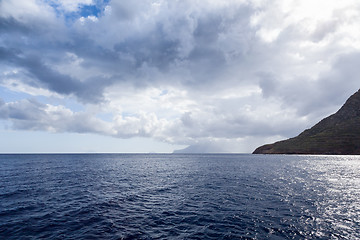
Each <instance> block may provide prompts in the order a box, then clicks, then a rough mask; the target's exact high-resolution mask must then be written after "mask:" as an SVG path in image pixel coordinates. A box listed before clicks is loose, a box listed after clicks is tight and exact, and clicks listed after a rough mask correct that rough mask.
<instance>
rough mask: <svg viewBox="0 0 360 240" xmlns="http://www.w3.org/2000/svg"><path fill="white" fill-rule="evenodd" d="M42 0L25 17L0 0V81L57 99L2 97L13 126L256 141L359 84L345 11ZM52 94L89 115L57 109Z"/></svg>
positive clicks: (332, 106) (286, 131)
mask: <svg viewBox="0 0 360 240" xmlns="http://www.w3.org/2000/svg"><path fill="white" fill-rule="evenodd" d="M9 1H10V0H9ZM51 2H52V3H53V5H51V6H50V5H48V2H46V1H45V2H36V3H35V2H32V3H33V4H34V5H36V4H38V5H36V7H37V8H36V7H34V9H32V11H30V10H29V11H25V10H24V11H25V12H21V11H22V10H21V9H17V8H7V7H6V3H5V2H0V6H1V9H0V33H1V35H0V61H1V65H0V70H1V72H2V75H0V76H1V79H0V83H1V84H2V86H3V87H4V88H9V89H10V90H11V91H20V92H21V91H23V92H25V93H28V94H30V95H32V96H33V98H34V99H36V97H37V96H38V95H41V94H40V93H39V91H35V90H42V91H47V92H50V93H54V95H56V94H57V95H56V97H53V98H57V100H53V101H55V102H57V103H58V105H56V104H54V105H47V104H45V103H46V102H47V100H44V99H42V100H41V101H40V100H34V99H32V100H23V101H12V100H7V99H6V96H3V98H4V101H3V102H1V101H0V116H1V118H3V119H7V120H8V121H10V122H12V123H13V127H14V128H16V129H32V130H45V131H56V132H64V131H65V132H66V131H68V132H82V133H87V132H89V133H99V134H103V135H110V136H115V137H122V138H127V137H134V136H145V137H152V138H155V139H159V140H161V141H167V142H172V143H174V142H176V143H185V144H192V145H194V148H195V149H197V148H196V146H201V148H202V149H206V147H205V145H209V146H213V145H212V144H219V142H221V141H222V140H223V141H225V140H226V141H227V140H229V139H230V140H234V141H235V140H236V141H238V142H241V141H240V140H239V139H247V138H251V142H253V143H254V144H255V143H258V142H259V141H257V140H256V139H255V140H254V139H253V138H258V139H265V138H270V137H276V136H282V137H284V136H286V137H291V136H292V135H295V134H296V133H298V132H300V131H301V130H302V129H303V128H305V127H309V126H311V124H313V123H315V122H316V121H317V120H319V119H321V118H322V117H324V116H326V115H328V114H330V113H332V112H333V111H335V110H336V109H337V108H338V107H339V105H341V104H342V103H343V102H344V101H345V99H346V98H347V97H348V96H350V95H351V94H352V93H353V92H355V91H356V90H357V89H358V88H359V84H358V81H359V80H358V79H357V76H358V75H359V71H358V67H357V66H358V65H359V63H360V57H359V56H360V54H359V52H358V46H359V45H356V44H357V43H356V39H358V36H356V33H355V32H354V31H350V30H349V31H348V30H346V29H354V27H355V28H356V27H358V25H357V22H358V21H356V20H357V19H358V18H356V16H355V15H354V16H353V17H352V18H350V17H348V16H347V15H346V14H345V10H346V9H348V8H350V7H351V6H346V5H345V6H341V7H338V8H337V7H336V6H335V7H334V8H335V9H333V10H332V13H331V14H328V15H324V16H325V17H324V16H323V18H324V19H323V18H320V17H319V18H318V17H317V16H311V15H309V14H307V13H306V12H298V11H299V10H298V8H293V9H288V10H286V9H285V8H281V7H279V6H280V5H281V2H282V1H281V0H277V1H275V2H274V3H270V2H266V1H265V2H262V3H259V2H253V1H248V2H247V3H246V4H245V3H238V2H236V1H228V2H223V1H205V2H204V3H203V5H201V4H199V3H196V2H194V1H160V2H158V1H151V0H147V1H115V0H113V1H110V2H106V1H96V4H97V5H96V6H97V8H98V10H99V11H100V12H94V13H91V12H90V13H89V14H87V15H84V16H81V14H82V12H81V5H79V6H77V5H69V6H65V5H63V4H60V3H57V2H56V1H51ZM8 3H9V2H8ZM10 3H13V5H16V4H18V3H17V2H16V1H10ZM55 3H57V4H55ZM294 4H295V3H294ZM339 4H340V3H339ZM11 6H12V5H11ZM52 6H56V7H55V9H53V8H52ZM336 8H337V9H336ZM354 9H356V8H354ZM335 10H336V11H335ZM39 11H40V12H42V13H44V14H38V12H39ZM324 11H325V10H324ZM33 12H34V13H33ZM35 13H37V14H35ZM92 14H93V15H92ZM299 14H300V15H299ZM301 14H302V15H301ZM290 16H292V17H290ZM326 16H336V18H334V19H332V18H327V17H326ZM299 19H303V20H304V21H300V20H299ZM44 22H47V24H43V23H44ZM356 29H357V28H356ZM349 39H350V40H349ZM34 89H35V90H34ZM62 98H70V99H71V100H72V101H74V102H76V103H78V104H80V105H82V106H87V107H88V108H86V110H84V111H83V112H76V111H73V110H71V109H68V108H65V107H62V106H61V104H62V102H61V101H62V100H61V99H62ZM139 99H142V102H140V100H139ZM89 109H91V110H89ZM94 109H95V110H94ZM96 111H97V112H107V113H109V112H110V113H111V114H112V116H114V117H113V118H112V119H108V121H103V120H101V119H100V118H99V117H97V114H96ZM52 114H55V115H54V116H57V117H58V118H56V117H54V116H52ZM96 126H98V127H96ZM212 138H213V139H212ZM214 139H217V140H216V141H215V140H214ZM241 144H244V143H243V142H242V143H241Z"/></svg>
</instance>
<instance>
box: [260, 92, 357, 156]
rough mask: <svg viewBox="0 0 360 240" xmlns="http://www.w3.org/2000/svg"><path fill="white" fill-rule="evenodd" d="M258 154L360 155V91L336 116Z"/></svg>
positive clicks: (268, 145) (271, 145) (268, 146)
mask: <svg viewBox="0 0 360 240" xmlns="http://www.w3.org/2000/svg"><path fill="white" fill-rule="evenodd" d="M253 153H254V154H334V155H335V154H336V155H339V154H344V155H358V154H360V90H359V91H358V92H356V93H355V94H353V95H352V96H351V97H350V98H349V99H348V100H347V101H346V103H345V104H344V105H343V106H342V107H341V108H340V109H339V110H338V111H337V112H336V113H335V114H333V115H331V116H329V117H327V118H324V119H323V120H321V121H320V122H319V123H317V124H316V125H315V126H313V127H312V128H310V129H307V130H305V131H304V132H302V133H301V134H299V135H298V136H297V137H294V138H290V139H287V140H283V141H279V142H276V143H273V144H267V145H264V146H261V147H258V148H257V149H256V150H255V151H254V152H253Z"/></svg>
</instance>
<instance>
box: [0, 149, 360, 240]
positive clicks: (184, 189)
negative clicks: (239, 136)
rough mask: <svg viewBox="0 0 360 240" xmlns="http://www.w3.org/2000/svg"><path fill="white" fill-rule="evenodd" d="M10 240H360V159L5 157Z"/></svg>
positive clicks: (0, 221)
mask: <svg viewBox="0 0 360 240" xmlns="http://www.w3.org/2000/svg"><path fill="white" fill-rule="evenodd" d="M0 239H360V156H306V155H301V156H298V155H290V156H288V155H249V154H19V155H16V154H9V155H5V154H3V155H0Z"/></svg>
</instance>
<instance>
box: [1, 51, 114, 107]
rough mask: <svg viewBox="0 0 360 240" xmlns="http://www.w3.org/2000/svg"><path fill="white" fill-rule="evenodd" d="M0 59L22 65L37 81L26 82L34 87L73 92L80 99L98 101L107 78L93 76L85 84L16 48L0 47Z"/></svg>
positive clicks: (67, 93)
mask: <svg viewBox="0 0 360 240" xmlns="http://www.w3.org/2000/svg"><path fill="white" fill-rule="evenodd" d="M0 61H3V62H8V63H11V64H13V65H14V66H17V67H22V68H23V69H24V70H26V71H27V73H28V74H29V75H30V76H31V77H32V78H31V79H35V80H37V81H32V82H31V83H28V84H29V85H33V86H34V87H43V88H46V89H49V90H51V91H54V92H56V93H59V94H64V95H70V94H74V95H76V96H77V97H79V98H80V100H82V101H86V102H98V101H100V100H101V98H102V91H103V88H104V86H105V85H106V84H107V82H108V79H100V78H98V79H97V78H93V79H90V80H88V81H87V82H86V84H84V83H82V82H80V81H79V80H77V79H74V78H72V77H70V76H68V75H65V74H61V73H59V72H58V71H56V70H54V69H52V68H50V67H49V66H46V65H45V64H44V63H43V62H42V60H41V58H40V57H39V56H36V55H30V56H26V55H24V54H23V53H22V52H21V51H20V50H17V49H5V48H3V47H0Z"/></svg>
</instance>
